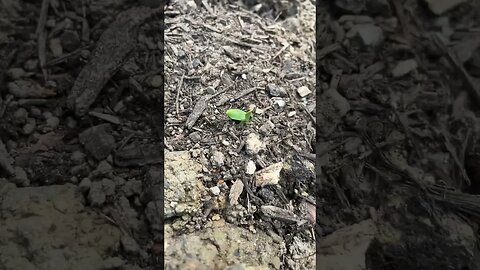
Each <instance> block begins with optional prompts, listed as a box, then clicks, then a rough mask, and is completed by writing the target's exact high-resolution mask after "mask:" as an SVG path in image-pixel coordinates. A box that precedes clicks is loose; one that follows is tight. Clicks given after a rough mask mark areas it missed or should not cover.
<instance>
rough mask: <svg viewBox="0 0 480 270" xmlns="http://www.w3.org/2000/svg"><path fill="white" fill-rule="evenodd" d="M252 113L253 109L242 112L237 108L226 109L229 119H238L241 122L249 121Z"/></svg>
mask: <svg viewBox="0 0 480 270" xmlns="http://www.w3.org/2000/svg"><path fill="white" fill-rule="evenodd" d="M252 114H253V109H252V110H250V111H248V112H244V111H242V110H239V109H228V110H227V116H228V117H230V119H232V120H236V121H240V122H242V123H245V122H248V121H250V119H251V118H252Z"/></svg>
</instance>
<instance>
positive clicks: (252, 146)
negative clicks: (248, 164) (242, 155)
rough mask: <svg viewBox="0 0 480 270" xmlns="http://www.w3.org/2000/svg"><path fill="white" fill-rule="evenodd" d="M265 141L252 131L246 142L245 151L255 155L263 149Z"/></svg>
mask: <svg viewBox="0 0 480 270" xmlns="http://www.w3.org/2000/svg"><path fill="white" fill-rule="evenodd" d="M262 147H263V143H262V141H260V138H259V137H258V135H257V134H255V133H250V134H248V136H247V140H246V142H245V151H246V152H247V154H249V155H255V154H258V152H260V150H262Z"/></svg>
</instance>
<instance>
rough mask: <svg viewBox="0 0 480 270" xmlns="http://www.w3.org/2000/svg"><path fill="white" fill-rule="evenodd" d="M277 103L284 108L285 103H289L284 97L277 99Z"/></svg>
mask: <svg viewBox="0 0 480 270" xmlns="http://www.w3.org/2000/svg"><path fill="white" fill-rule="evenodd" d="M275 104H277V106H278V107H279V108H283V107H285V105H287V103H286V102H285V100H283V99H275Z"/></svg>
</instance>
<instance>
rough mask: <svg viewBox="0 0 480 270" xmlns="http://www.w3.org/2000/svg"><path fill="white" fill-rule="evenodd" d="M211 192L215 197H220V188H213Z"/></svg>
mask: <svg viewBox="0 0 480 270" xmlns="http://www.w3.org/2000/svg"><path fill="white" fill-rule="evenodd" d="M210 192H211V193H212V194H213V195H215V196H218V195H220V188H219V187H218V186H214V187H211V188H210Z"/></svg>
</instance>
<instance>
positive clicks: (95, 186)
mask: <svg viewBox="0 0 480 270" xmlns="http://www.w3.org/2000/svg"><path fill="white" fill-rule="evenodd" d="M106 199H107V197H106V195H105V192H104V191H103V186H102V183H101V182H93V183H92V185H91V186H90V191H89V192H88V201H89V202H90V204H91V205H92V206H102V205H103V204H104V203H105V201H106Z"/></svg>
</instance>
